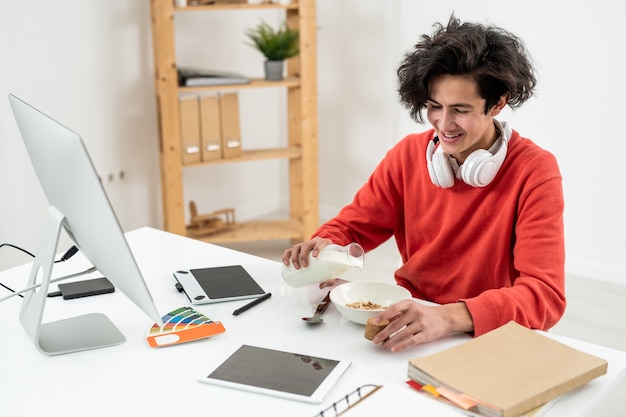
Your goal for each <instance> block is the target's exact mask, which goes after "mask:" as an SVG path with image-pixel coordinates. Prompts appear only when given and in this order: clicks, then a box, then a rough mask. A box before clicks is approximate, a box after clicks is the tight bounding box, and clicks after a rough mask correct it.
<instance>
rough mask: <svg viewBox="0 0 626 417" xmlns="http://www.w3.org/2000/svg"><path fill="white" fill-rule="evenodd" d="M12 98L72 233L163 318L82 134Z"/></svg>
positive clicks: (118, 283)
mask: <svg viewBox="0 0 626 417" xmlns="http://www.w3.org/2000/svg"><path fill="white" fill-rule="evenodd" d="M9 101H10V103H11V106H12V108H13V112H14V114H15V119H16V121H17V125H18V127H19V130H20V133H21V135H22V139H23V141H24V144H25V146H26V150H27V152H28V155H29V156H30V159H31V161H32V164H33V168H34V169H35V172H36V174H37V177H38V179H39V182H40V184H41V186H42V188H43V191H44V193H45V195H46V197H47V199H48V201H49V203H50V205H51V208H52V207H54V208H55V209H56V210H55V212H57V211H58V213H60V216H62V218H63V227H64V228H65V230H66V231H67V234H68V235H69V236H70V238H71V239H72V240H73V241H74V242H75V244H76V246H77V247H78V249H79V250H80V251H81V253H82V254H83V255H85V256H86V257H87V258H88V259H89V261H90V262H91V263H92V264H93V266H94V267H95V268H96V269H98V270H99V271H100V272H101V273H102V274H103V275H104V276H105V277H107V278H108V279H109V280H110V281H111V282H112V283H113V285H114V286H115V287H116V288H118V289H119V290H120V291H122V292H123V293H124V294H125V295H126V296H127V297H128V298H130V300H132V301H133V302H134V303H135V304H136V305H137V307H139V308H140V309H141V310H143V312H144V313H145V314H147V315H148V317H150V318H151V319H152V320H154V322H156V323H161V317H160V315H159V314H158V311H157V308H156V306H155V303H154V301H153V299H152V296H151V294H150V292H149V290H148V287H147V286H146V284H145V282H144V279H143V276H142V274H141V272H140V270H139V268H138V266H137V263H136V261H135V258H134V256H133V254H132V252H131V250H130V248H129V246H128V243H127V241H126V238H125V236H124V234H123V232H122V228H121V226H120V224H119V222H118V220H117V217H116V215H115V213H114V211H113V208H112V207H111V204H110V202H109V199H108V197H107V195H106V193H105V191H104V189H103V187H102V184H101V183H100V179H99V177H98V175H97V173H96V170H95V169H94V166H93V164H92V161H91V159H90V157H89V154H88V152H87V149H86V147H85V145H84V143H83V141H82V139H81V137H80V136H79V135H78V134H77V133H75V132H73V131H72V130H70V129H68V128H67V127H65V126H64V125H62V124H60V123H59V122H57V121H55V120H54V119H52V118H51V117H49V116H47V115H45V114H44V113H43V112H41V111H39V110H37V109H35V108H34V107H32V106H31V105H29V104H27V103H26V102H24V101H22V100H21V99H19V98H17V97H15V96H14V95H9ZM42 214H43V213H42ZM54 245H55V246H56V241H55V242H54ZM31 337H32V336H31Z"/></svg>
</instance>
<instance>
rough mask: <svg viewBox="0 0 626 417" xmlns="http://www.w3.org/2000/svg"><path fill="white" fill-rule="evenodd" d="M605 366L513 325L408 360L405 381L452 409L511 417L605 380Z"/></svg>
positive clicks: (580, 352)
mask: <svg viewBox="0 0 626 417" xmlns="http://www.w3.org/2000/svg"><path fill="white" fill-rule="evenodd" d="M607 366H608V364H607V362H606V361H605V360H604V359H601V358H599V357H596V356H594V355H591V354H588V353H585V352H582V351H579V350H577V349H574V348H572V347H569V346H567V345H565V344H563V343H561V342H558V341H557V340H554V339H551V338H549V337H547V336H544V335H542V334H540V333H538V332H535V331H533V330H530V329H528V328H526V327H523V326H521V325H519V324H517V323H515V322H509V323H508V324H505V325H504V326H502V327H500V328H498V329H495V330H493V331H491V332H489V333H486V334H484V335H482V336H479V337H477V338H475V339H472V340H469V341H467V342H465V343H462V344H460V345H457V346H454V347H451V348H449V349H446V350H443V351H441V352H437V353H435V354H432V355H427V356H423V357H419V358H415V359H411V360H410V361H409V370H408V376H409V378H411V379H412V380H414V381H416V382H418V383H419V384H421V385H423V386H427V387H430V388H431V389H434V391H435V392H436V394H434V395H443V396H444V397H446V398H447V399H448V400H451V401H452V402H453V403H455V405H457V406H459V407H461V408H464V409H466V410H468V411H473V412H477V413H478V414H481V415H485V416H501V417H514V416H519V415H521V414H524V413H526V412H528V411H530V410H532V409H534V408H536V407H538V406H540V405H542V404H545V403H546V402H548V401H550V400H551V399H553V398H556V397H557V396H559V395H561V394H564V393H566V392H568V391H571V390H573V389H574V388H577V387H579V386H581V385H584V384H586V383H587V382H589V381H591V380H593V379H595V378H597V377H599V376H601V375H604V374H605V373H606V371H607Z"/></svg>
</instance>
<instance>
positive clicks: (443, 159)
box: [433, 152, 454, 188]
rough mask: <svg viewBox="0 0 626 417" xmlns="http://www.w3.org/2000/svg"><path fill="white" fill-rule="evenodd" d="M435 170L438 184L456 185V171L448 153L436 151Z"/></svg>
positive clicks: (441, 185) (442, 186) (445, 186)
mask: <svg viewBox="0 0 626 417" xmlns="http://www.w3.org/2000/svg"><path fill="white" fill-rule="evenodd" d="M433 170H434V171H435V175H436V177H437V185H439V186H440V187H441V188H450V187H452V186H453V185H454V173H453V172H452V167H451V166H450V161H449V159H448V155H446V154H445V153H443V152H435V154H434V155H433Z"/></svg>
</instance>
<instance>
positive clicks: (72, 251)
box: [0, 243, 78, 301]
mask: <svg viewBox="0 0 626 417" xmlns="http://www.w3.org/2000/svg"><path fill="white" fill-rule="evenodd" d="M3 246H8V247H10V248H13V249H17V250H19V251H22V252H24V253H25V254H27V255H30V256H32V257H33V258H34V257H35V255H34V254H32V253H31V252H29V251H27V250H26V249H22V248H20V247H19V246H15V245H13V244H11V243H1V244H0V248H2V247H3ZM77 252H78V248H77V247H76V245H74V246H72V247H71V248H69V249H68V250H67V251H66V252H65V253H64V254H63V256H61V259H58V260H56V261H54V263H55V264H56V263H59V262H65V261H67V260H68V259H70V258H71V257H72V256H74V255H76V253H77ZM0 286H2V287H3V288H6V289H7V290H9V291H11V292H12V293H13V294H14V295H18V296H20V297H22V298H24V296H23V295H22V294H21V292H23V291H21V292H18V293H17V294H16V293H15V290H13V289H11V288H9V287H7V286H6V285H4V284H3V283H1V282H0ZM7 298H10V297H5V298H3V299H2V300H0V301H4V300H5V299H7Z"/></svg>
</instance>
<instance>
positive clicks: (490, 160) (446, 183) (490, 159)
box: [426, 119, 511, 188]
mask: <svg viewBox="0 0 626 417" xmlns="http://www.w3.org/2000/svg"><path fill="white" fill-rule="evenodd" d="M494 122H495V124H496V129H497V130H498V131H499V132H500V138H498V139H497V140H496V143H495V144H494V145H493V146H492V147H491V148H490V149H489V150H485V149H477V150H475V151H474V152H472V153H471V154H469V156H468V157H467V158H466V159H465V162H464V163H463V165H461V166H460V167H459V166H458V164H457V163H456V160H455V159H454V158H451V157H450V156H448V154H446V153H444V152H443V149H442V147H441V146H437V143H439V137H437V136H435V137H434V138H433V139H432V140H431V141H430V142H428V148H426V164H427V165H428V174H429V175H430V179H431V181H432V182H433V184H435V185H436V186H437V187H441V188H450V187H452V186H453V185H454V180H455V176H456V177H460V178H462V179H463V181H465V183H466V184H468V185H471V186H472V187H485V186H486V185H488V184H489V183H490V182H491V181H493V179H494V178H495V177H496V174H497V173H498V170H500V167H501V166H502V163H503V162H504V158H506V152H507V148H508V142H509V138H510V136H511V128H509V126H508V125H507V123H506V122H505V123H502V124H501V123H500V122H498V121H497V120H495V119H494ZM435 147H436V148H437V149H436V150H435ZM453 165H454V166H455V169H453V168H452V167H453ZM457 167H458V170H457V169H456V168H457ZM455 171H458V172H457V175H455Z"/></svg>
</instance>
